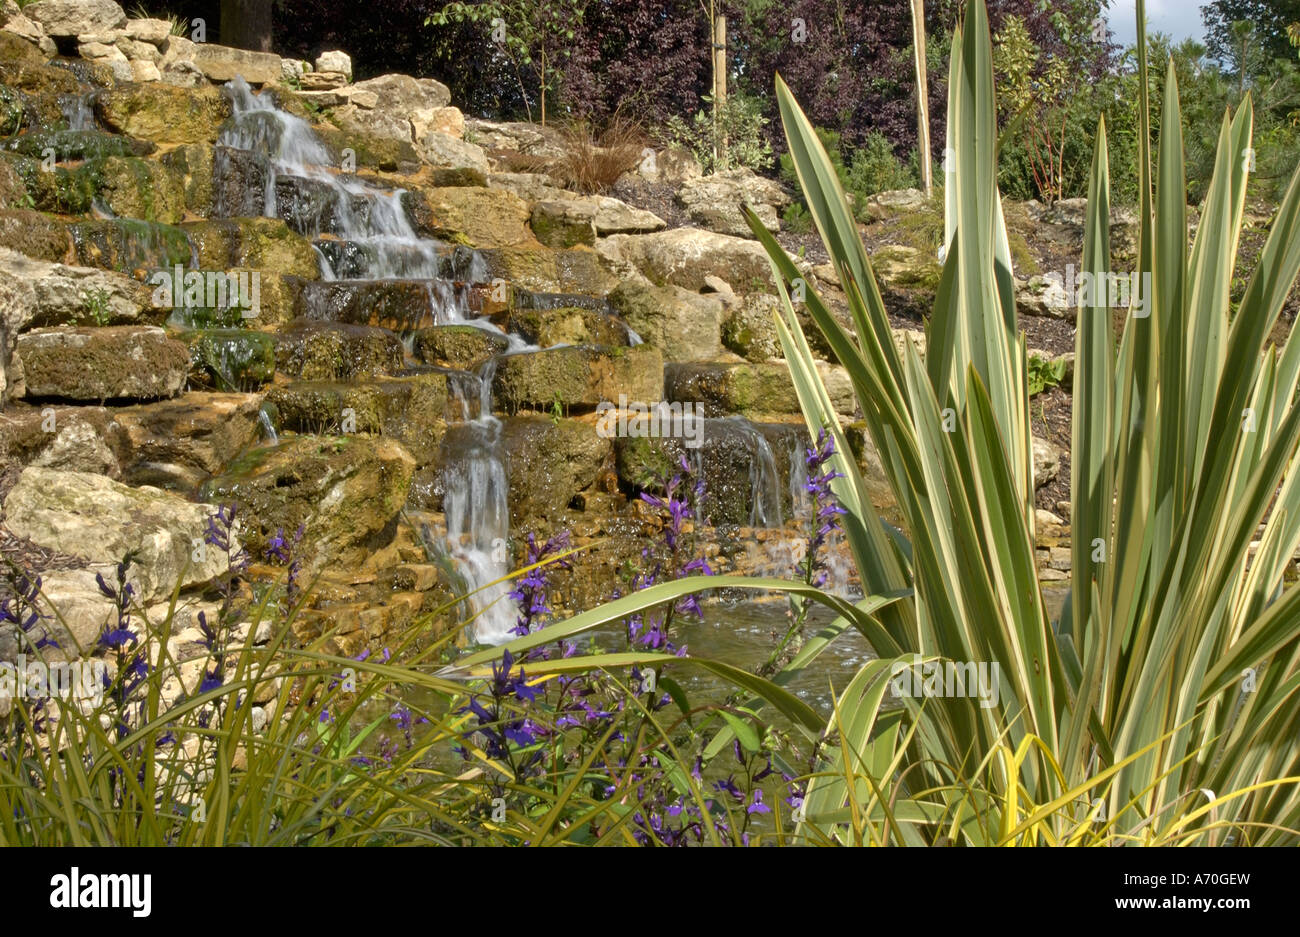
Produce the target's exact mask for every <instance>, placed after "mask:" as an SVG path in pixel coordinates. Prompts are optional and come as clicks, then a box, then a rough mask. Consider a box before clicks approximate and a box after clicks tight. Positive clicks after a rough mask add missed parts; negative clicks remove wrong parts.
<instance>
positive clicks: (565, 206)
mask: <svg viewBox="0 0 1300 937" xmlns="http://www.w3.org/2000/svg"><path fill="white" fill-rule="evenodd" d="M530 224H531V225H532V228H533V234H535V235H536V236H537V240H539V241H541V242H542V243H543V244H545V245H546V246H547V247H555V248H559V249H563V248H566V247H577V246H578V245H579V244H586V245H587V246H591V245H592V244H595V243H596V206H595V205H592V204H590V203H587V202H582V201H579V200H577V199H566V200H556V201H546V202H538V203H537V204H536V205H534V206H533V214H532V218H531V219H530Z"/></svg>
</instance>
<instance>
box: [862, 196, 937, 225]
mask: <svg viewBox="0 0 1300 937" xmlns="http://www.w3.org/2000/svg"><path fill="white" fill-rule="evenodd" d="M928 203H929V200H928V199H927V198H926V197H925V193H924V192H922V191H921V190H920V189H892V190H890V191H887V192H877V193H876V194H875V195H873V196H871V197H870V198H868V199H867V204H866V212H867V216H868V217H870V218H871V219H872V220H874V221H880V220H883V219H885V218H890V217H893V216H894V215H899V214H903V213H904V212H912V211H919V210H920V209H922V208H924V207H926V205H927V204H928Z"/></svg>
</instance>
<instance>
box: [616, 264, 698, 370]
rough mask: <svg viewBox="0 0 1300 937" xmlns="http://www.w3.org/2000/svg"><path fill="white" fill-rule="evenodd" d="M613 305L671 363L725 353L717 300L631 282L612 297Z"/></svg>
mask: <svg viewBox="0 0 1300 937" xmlns="http://www.w3.org/2000/svg"><path fill="white" fill-rule="evenodd" d="M609 304H610V306H611V307H613V308H614V309H615V310H617V311H618V313H619V315H621V316H622V317H623V318H624V319H625V320H626V321H627V324H628V325H630V326H631V327H632V328H633V329H635V330H636V333H637V334H638V335H639V336H641V338H642V339H643V340H644V341H645V342H647V343H648V344H651V345H654V346H655V347H656V348H659V349H661V350H662V351H663V353H664V358H665V359H667V360H668V361H696V360H700V359H707V358H714V357H717V355H718V352H719V351H720V350H721V347H720V344H719V330H720V323H721V320H722V303H721V302H720V301H719V300H718V299H717V298H716V297H714V296H702V295H700V294H699V293H692V292H691V291H690V290H684V289H682V288H681V287H679V286H666V287H658V286H655V285H654V284H652V283H650V282H648V281H645V280H628V281H626V282H624V283H620V284H619V285H618V288H617V289H615V290H614V291H613V292H612V293H610V294H609Z"/></svg>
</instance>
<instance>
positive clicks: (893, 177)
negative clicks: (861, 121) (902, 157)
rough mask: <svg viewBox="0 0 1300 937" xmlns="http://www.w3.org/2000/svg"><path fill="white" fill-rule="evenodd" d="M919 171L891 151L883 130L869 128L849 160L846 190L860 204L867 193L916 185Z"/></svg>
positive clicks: (864, 199) (892, 148) (871, 193)
mask: <svg viewBox="0 0 1300 937" xmlns="http://www.w3.org/2000/svg"><path fill="white" fill-rule="evenodd" d="M917 183H918V174H917V172H916V170H915V169H908V168H907V167H905V166H904V165H903V164H902V162H900V161H899V159H898V157H897V156H895V155H894V147H893V144H891V143H890V142H889V139H888V138H887V137H885V135H884V134H881V133H877V132H875V131H872V132H871V133H869V134H867V136H866V139H865V140H864V141H863V144H862V146H860V147H858V148H857V149H856V150H854V151H853V155H852V157H851V158H850V161H849V171H848V190H849V191H850V192H852V193H853V194H854V195H855V196H856V197H857V200H858V202H859V204H862V203H864V202H865V201H866V199H867V197H868V196H871V195H875V194H876V193H877V192H888V191H891V190H893V189H906V188H911V187H914V186H916V185H917Z"/></svg>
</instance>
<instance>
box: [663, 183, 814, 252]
mask: <svg viewBox="0 0 1300 937" xmlns="http://www.w3.org/2000/svg"><path fill="white" fill-rule="evenodd" d="M677 201H678V202H679V203H680V204H681V206H682V207H683V208H685V209H686V212H687V214H689V215H690V216H691V220H692V221H694V222H695V223H696V224H698V225H701V226H703V227H705V228H708V229H709V230H710V231H717V232H718V233H720V234H731V235H735V236H737V237H753V233H752V232H751V231H750V230H749V223H748V222H746V221H745V216H744V213H743V212H742V208H744V206H746V205H749V206H751V207H752V208H753V209H754V212H755V214H757V215H758V220H759V221H761V222H762V223H763V226H764V227H765V228H767V229H768V230H769V231H776V230H778V229H779V228H780V226H781V210H782V209H783V208H785V207H786V206H787V205H789V204H790V196H789V195H787V194H786V193H785V190H784V189H782V188H781V186H780V185H779V184H777V183H776V182H773V181H772V180H771V179H765V178H763V177H762V176H760V175H758V174H757V173H755V172H754V171H753V170H752V169H743V168H742V169H732V170H728V171H727V172H721V173H714V174H712V175H708V176H701V177H700V178H698V179H691V180H688V181H687V182H686V183H684V184H683V185H682V187H681V188H680V189H678V191H677Z"/></svg>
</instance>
